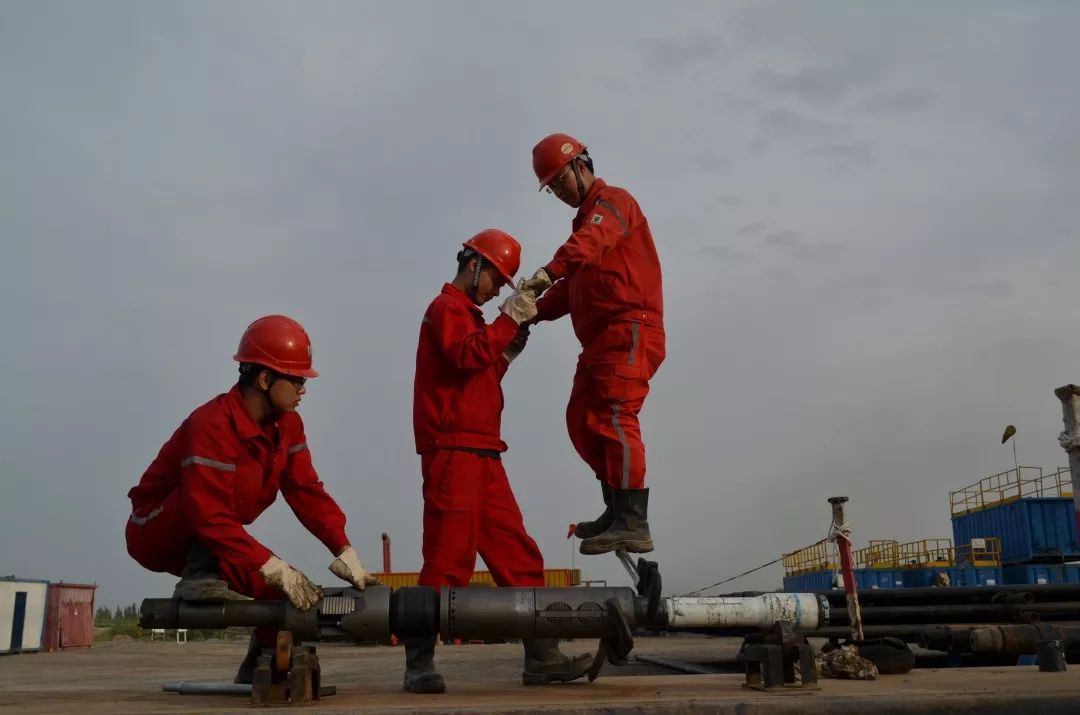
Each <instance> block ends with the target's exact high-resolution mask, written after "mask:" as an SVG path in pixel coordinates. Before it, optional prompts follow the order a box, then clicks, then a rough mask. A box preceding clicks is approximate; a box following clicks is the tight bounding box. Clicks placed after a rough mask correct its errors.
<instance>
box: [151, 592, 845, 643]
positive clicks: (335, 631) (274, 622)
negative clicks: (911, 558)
mask: <svg viewBox="0 0 1080 715" xmlns="http://www.w3.org/2000/svg"><path fill="white" fill-rule="evenodd" d="M323 592H324V596H323V599H322V600H321V601H320V602H319V603H318V605H317V606H316V607H315V608H314V609H312V610H310V611H298V610H297V609H295V608H293V607H292V606H291V605H289V603H288V602H287V601H225V602H219V603H196V602H190V601H177V600H173V599H163V598H162V599H152V598H151V599H146V600H144V601H143V603H142V609H141V618H140V620H139V625H140V626H142V627H143V628H214V629H217V628H226V627H228V626H235V625H243V626H268V627H273V628H279V629H282V630H289V631H293V633H294V637H295V638H296V640H298V641H305V640H306V641H354V642H368V643H385V642H388V641H389V640H390V637H391V634H393V635H395V636H397V637H398V638H410V637H415V636H432V635H435V634H441V635H442V636H443V637H444V638H462V639H478V640H479V639H494V638H604V637H607V636H611V635H614V634H615V633H617V632H620V629H625V628H627V627H628V628H630V629H631V630H632V629H634V628H635V627H643V628H650V629H654V630H668V629H670V630H693V629H695V628H700V627H706V628H707V627H717V626H721V627H722V626H731V627H744V628H754V629H760V628H765V627H769V626H771V625H772V624H773V623H776V622H778V621H788V622H790V623H792V624H793V625H794V626H795V627H800V628H818V627H821V626H824V625H826V624H827V623H828V617H829V607H828V603H827V602H826V601H825V600H824V599H820V598H818V597H816V596H813V595H811V594H783V593H771V594H763V595H761V596H751V597H745V598H725V597H717V598H667V599H662V601H661V603H660V604H659V607H658V608H656V612H655V616H654V617H653V618H650V617H649V614H650V610H649V605H650V603H649V600H648V599H647V598H645V597H642V596H639V595H637V594H636V593H635V592H634V591H633V590H632V589H629V588H608V587H603V588H590V587H586V588H582V587H577V588H450V587H445V588H443V589H442V590H441V592H436V591H435V590H434V589H431V588H426V587H423V586H413V587H406V588H401V589H398V590H397V591H395V592H393V593H392V592H391V591H390V588H389V587H387V586H369V587H368V588H367V589H366V590H364V591H363V592H358V591H355V590H353V589H351V588H325V589H324V590H323ZM613 618H614V621H613Z"/></svg>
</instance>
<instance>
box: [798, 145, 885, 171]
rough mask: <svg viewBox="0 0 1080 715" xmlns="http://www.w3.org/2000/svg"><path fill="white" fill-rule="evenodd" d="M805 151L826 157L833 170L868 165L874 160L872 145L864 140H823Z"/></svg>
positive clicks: (811, 154) (812, 154)
mask: <svg viewBox="0 0 1080 715" xmlns="http://www.w3.org/2000/svg"><path fill="white" fill-rule="evenodd" d="M806 153H807V154H809V155H810V156H817V157H821V158H823V159H828V160H829V161H830V162H831V163H832V168H833V170H834V171H843V170H845V169H851V168H854V167H860V166H869V165H870V164H872V163H873V161H874V145H873V143H872V142H869V141H865V140H864V141H858V142H851V143H841V142H825V143H823V144H819V145H818V146H816V147H814V148H812V149H809V150H807V152H806Z"/></svg>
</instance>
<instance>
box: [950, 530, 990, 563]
mask: <svg viewBox="0 0 1080 715" xmlns="http://www.w3.org/2000/svg"><path fill="white" fill-rule="evenodd" d="M953 553H954V556H953V561H954V562H955V563H956V565H957V566H1000V565H1001V539H999V538H997V537H996V536H990V537H987V538H985V539H972V540H971V541H970V542H969V543H967V544H961V545H959V546H957V547H956V548H955V549H954V550H953Z"/></svg>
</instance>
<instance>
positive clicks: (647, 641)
mask: <svg viewBox="0 0 1080 715" xmlns="http://www.w3.org/2000/svg"><path fill="white" fill-rule="evenodd" d="M245 645H246V644H245V643H244V642H243V641H226V642H222V641H205V642H198V643H195V642H192V643H188V644H177V643H175V642H161V641H157V642H154V643H149V642H124V643H115V642H114V643H106V644H102V645H99V646H97V647H95V648H92V649H84V650H71V651H64V652H60V653H40V654H27V655H19V656H5V657H0V712H19V713H80V715H99V714H104V713H120V714H126V713H146V712H154V713H227V712H236V711H238V710H241V709H248V708H250V705H249V702H248V699H247V698H245V697H236V696H232V697H230V696H200V695H176V694H173V693H165V692H162V686H163V685H165V684H167V683H176V682H180V681H231V679H232V675H233V673H234V672H235V668H236V665H237V663H238V662H239V660H240V658H241V656H242V654H243V651H244V648H245ZM592 647H595V643H594V642H590V641H579V642H572V643H566V644H564V646H563V650H564V651H566V652H568V653H580V652H586V651H588V650H590V649H591V648H592ZM737 649H738V641H737V640H732V639H707V638H703V637H672V638H640V639H638V642H637V645H636V648H635V654H641V655H655V656H661V657H666V658H672V659H677V660H678V659H681V660H689V661H694V662H706V661H719V660H730V659H733V657H734V654H735V652H736V651H737ZM319 656H320V662H321V665H322V670H323V680H324V683H325V684H328V685H335V686H337V689H338V694H337V695H334V696H332V697H329V698H326V699H324V700H323V701H322V702H321V703H320V704H317V705H315V706H312V707H309V708H306V710H308V711H313V712H320V713H326V712H333V713H370V712H420V711H423V712H449V711H452V712H461V713H464V712H511V711H513V712H536V713H540V712H545V713H553V712H576V713H585V712H604V713H619V712H634V713H652V712H664V713H676V712H678V713H681V712H694V713H702V712H710V713H712V712H715V713H726V712H731V713H740V714H741V715H752V714H753V713H796V712H797V713H818V712H821V713H825V712H828V713H845V712H850V713H855V712H859V713H866V712H868V711H869V709H871V708H872V710H873V712H874V715H887V714H888V713H914V712H956V713H959V712H973V713H1018V712H1038V713H1058V712H1061V713H1064V712H1080V669H1075V668H1074V669H1073V670H1070V671H1068V672H1066V673H1039V672H1037V670H1036V669H1035V668H1032V667H1017V668H984V669H963V670H961V669H952V670H919V671H914V672H912V673H910V674H908V675H903V676H886V677H883V678H881V679H880V680H878V681H874V682H848V681H835V680H830V681H824V682H823V683H822V689H821V690H820V691H818V692H814V693H786V694H767V693H758V692H756V691H751V690H747V689H745V688H743V687H742V686H741V682H742V676H740V675H734V674H725V675H677V674H673V673H672V671H670V670H666V669H662V668H658V667H656V666H651V665H646V664H644V663H631V664H630V665H628V666H626V667H625V668H621V669H616V668H613V667H612V666H610V665H606V666H605V668H604V671H603V672H602V673H601V676H600V678H599V679H598V680H597V681H596V682H593V683H588V682H587V681H585V680H584V679H583V680H582V681H580V682H577V683H572V684H567V685H559V686H549V687H543V688H526V687H524V686H522V685H521V681H520V667H521V646H520V645H515V644H508V645H468V646H460V647H440V648H439V650H438V654H437V659H438V663H439V666H440V670H441V671H442V673H443V674H444V676H445V677H446V680H447V685H448V689H449V692H448V693H447V694H446V695H442V696H415V695H410V694H407V693H402V692H401V677H402V669H403V658H404V654H403V651H402V649H401V648H400V647H399V648H389V647H355V646H345V645H331V644H326V645H322V646H320V647H319ZM272 711H274V712H277V711H278V709H272ZM280 711H281V712H290V711H293V712H295V710H294V709H291V708H282V709H280Z"/></svg>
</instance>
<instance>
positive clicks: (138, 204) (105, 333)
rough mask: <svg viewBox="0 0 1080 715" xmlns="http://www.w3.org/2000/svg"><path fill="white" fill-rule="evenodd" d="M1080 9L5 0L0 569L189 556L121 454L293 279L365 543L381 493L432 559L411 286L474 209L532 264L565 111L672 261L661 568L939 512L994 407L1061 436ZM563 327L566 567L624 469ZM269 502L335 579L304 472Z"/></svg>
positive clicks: (328, 432) (935, 532)
mask: <svg viewBox="0 0 1080 715" xmlns="http://www.w3.org/2000/svg"><path fill="white" fill-rule="evenodd" d="M1078 30H1080V5H1077V4H1074V3H1065V2H1037V1H1034V0H1032V1H1029V2H1023V3H1017V2H990V1H985V2H984V1H981V0H980V1H977V2H976V1H974V0H973V1H970V2H961V1H959V0H957V1H954V2H945V3H940V2H911V3H859V2H854V1H851V2H841V1H839V0H823V1H822V2H815V3H795V2H788V3H785V2H752V3H734V2H729V3H723V4H721V3H716V2H679V3H672V4H668V5H666V6H665V5H662V4H661V3H655V2H629V1H621V0H620V1H619V2H614V0H610V1H604V2H594V3H571V2H558V1H556V2H546V3H528V4H527V3H500V2H479V1H477V2H468V3H466V2H462V1H448V2H399V3H375V2H370V3H363V2H353V3H329V2H313V1H306V2H186V3H163V2H109V1H102V2H96V3H73V2H51V1H41V2H33V3H29V2H3V3H0V92H2V96H3V106H4V109H3V111H2V112H0V246H2V253H0V256H2V259H0V304H2V305H4V306H5V309H4V310H3V321H2V326H3V333H4V337H5V346H4V349H3V350H2V351H0V374H2V375H3V376H4V398H3V400H2V410H0V574H9V573H11V574H16V575H19V576H21V577H26V578H42V579H50V580H65V581H73V582H93V583H97V584H98V585H99V592H98V602H99V603H100V604H105V605H115V604H121V603H130V602H133V601H137V600H139V599H141V598H144V597H150V596H167V595H169V594H170V593H171V589H172V586H173V584H174V582H175V578H173V577H171V576H168V575H162V574H154V573H150V572H147V571H145V570H143V569H142V568H141V567H139V566H138V565H137V564H136V563H135V562H134V561H133V560H131V559H130V557H128V555H127V553H126V551H125V546H124V537H123V532H124V524H125V521H126V518H127V516H128V513H129V512H130V504H129V502H128V500H127V497H126V493H127V491H128V489H130V488H131V486H133V485H134V484H135V483H136V482H137V481H138V479H139V477H140V475H141V474H142V472H143V470H144V469H145V468H146V467H147V465H148V464H149V463H150V462H151V460H152V459H153V457H154V456H155V454H156V453H157V451H158V449H159V448H160V447H161V445H162V443H163V442H165V440H166V439H167V438H168V437H169V436H170V434H171V433H172V432H173V430H174V429H175V428H176V427H177V425H179V423H180V422H181V421H182V420H183V419H184V417H186V416H187V415H188V414H189V413H190V412H191V411H192V410H193V409H194V408H195V407H197V406H198V405H200V404H202V403H203V402H205V401H207V400H208V399H210V398H211V397H213V396H214V395H216V394H219V393H221V392H224V391H226V390H227V389H228V388H229V387H230V386H231V384H232V383H233V382H234V380H235V364H234V363H233V362H232V361H231V356H232V354H233V351H234V350H235V347H236V344H237V342H238V340H239V336H240V334H241V332H242V331H243V329H244V327H245V326H246V325H247V324H248V323H250V322H251V321H252V320H254V319H255V318H257V317H259V316H261V315H265V314H269V313H285V314H287V315H290V316H292V317H294V318H296V319H298V320H299V321H301V322H302V323H303V324H304V325H305V326H306V328H307V329H308V331H309V333H310V334H311V337H312V340H313V342H314V358H315V365H316V368H317V369H318V370H319V371H320V373H321V376H320V377H319V378H318V379H317V380H313V381H312V382H311V383H309V387H308V394H307V395H306V396H305V398H304V402H303V405H302V407H301V413H302V415H303V417H304V420H305V424H306V426H307V434H308V437H309V444H310V446H311V449H312V455H313V458H314V463H315V466H316V468H317V469H318V471H319V473H320V476H321V477H322V479H323V481H324V482H325V483H326V485H327V489H328V490H329V491H330V493H331V494H332V495H333V496H334V497H335V498H336V499H337V500H338V501H339V503H340V504H341V505H342V507H343V508H344V510H345V512H346V513H347V515H348V519H349V522H348V527H347V531H348V533H349V535H350V537H351V539H352V541H353V543H354V544H355V545H356V547H357V549H358V550H359V552H360V555H361V558H363V559H364V560H365V563H366V564H367V565H368V566H369V567H371V568H373V569H377V568H378V567H379V564H380V542H379V535H380V534H381V533H382V532H388V533H389V534H390V536H391V538H392V540H393V550H394V551H393V553H394V567H395V569H397V570H416V569H419V567H420V564H421V559H420V535H421V508H422V505H421V493H420V484H421V478H420V460H419V457H418V456H417V455H416V454H415V451H414V447H413V436H412V422H411V407H412V378H413V370H414V366H415V351H416V341H417V335H418V331H419V326H420V319H421V317H422V315H423V312H424V310H425V308H426V306H427V305H428V303H429V302H430V301H431V300H432V298H433V297H434V296H435V295H436V294H437V293H438V292H439V290H440V288H441V286H442V285H443V283H444V282H445V281H446V280H448V279H449V278H451V276H452V274H453V269H454V255H455V253H456V252H457V250H458V249H459V248H460V244H461V242H462V241H464V240H465V239H467V238H468V237H469V236H471V235H472V234H474V233H476V232H477V231H479V230H481V229H484V228H487V227H499V228H502V229H504V230H506V231H509V232H510V233H512V234H513V235H515V236H516V237H518V239H519V240H520V241H521V243H522V245H523V251H524V258H523V264H522V269H521V270H522V273H523V274H525V275H528V274H531V272H532V271H533V270H534V269H535V268H537V267H539V266H541V265H543V264H544V263H546V262H547V261H548V260H549V259H550V257H551V256H552V254H553V253H554V251H555V249H556V248H557V247H558V246H559V244H560V243H561V242H562V241H563V240H564V239H565V238H566V236H567V235H568V233H569V230H570V220H571V218H572V214H573V210H572V209H569V208H568V207H566V206H564V205H562V204H561V203H559V202H558V200H557V199H556V198H555V197H553V196H549V195H547V194H545V193H537V190H536V179H535V177H534V175H533V173H532V169H531V163H530V161H531V156H530V155H531V149H532V146H533V145H534V144H535V143H536V142H537V141H538V140H539V139H540V138H542V137H543V136H545V135H547V134H549V133H552V132H568V133H571V134H573V135H575V136H577V137H579V138H580V139H581V140H582V141H584V142H585V143H586V144H588V146H589V149H590V152H591V154H592V156H593V157H594V159H595V162H596V169H597V173H598V174H599V175H600V176H601V177H603V178H604V179H605V180H607V181H608V182H609V183H611V184H615V185H617V186H622V187H624V188H626V189H628V190H629V191H630V192H631V193H632V194H633V195H634V196H635V197H636V198H637V200H638V201H639V203H640V204H641V207H642V209H643V211H644V213H645V215H646V216H647V218H648V220H649V222H650V225H651V227H652V230H653V234H654V237H655V241H656V244H657V248H658V251H659V255H660V260H661V263H662V266H663V273H664V291H665V307H666V314H665V320H666V328H667V360H666V362H665V363H664V365H663V366H662V367H661V369H660V372H659V373H658V375H657V376H656V378H655V379H654V381H653V384H652V392H651V394H650V396H649V398H648V400H647V401H646V403H645V408H644V410H643V412H642V415H641V419H642V429H643V433H644V435H645V441H646V445H647V449H648V463H649V467H648V476H647V481H648V484H649V486H650V487H651V499H650V505H649V508H650V512H649V522H650V524H651V527H652V533H653V537H654V540H655V542H656V551H655V552H654V553H653V556H652V558H655V559H656V560H657V561H658V562H659V564H660V569H661V572H662V574H663V577H664V580H665V592H668V593H685V592H687V591H689V590H691V589H695V588H698V587H700V586H703V585H706V584H709V583H713V582H715V581H719V580H721V579H723V578H726V577H730V576H734V575H735V574H738V573H740V572H742V571H744V570H746V569H749V568H752V567H754V566H757V565H760V564H763V563H765V562H768V561H770V560H772V559H775V558H777V557H779V555H780V554H781V553H782V552H784V551H790V550H793V549H795V548H798V547H800V546H802V545H804V544H808V543H811V542H813V541H816V540H818V539H819V538H821V537H823V536H825V534H826V532H827V529H828V526H829V519H830V513H829V507H828V504H827V503H826V499H827V498H828V497H830V496H835V495H846V496H848V497H849V498H850V500H851V501H850V503H849V504H848V510H847V515H848V521H849V523H850V525H851V527H852V529H853V534H854V538H855V542H856V546H861V545H863V544H865V543H866V541H867V540H869V539H898V540H900V541H909V540H915V539H922V538H935V537H948V536H950V535H951V534H950V527H949V506H948V503H949V502H948V500H949V496H948V493H949V491H950V490H954V489H959V488H961V487H963V486H965V485H968V484H970V483H972V482H975V481H976V480H978V479H980V478H981V477H984V476H987V475H990V474H992V473H994V472H999V471H1003V470H1006V469H1009V468H1011V467H1012V465H1013V454H1012V450H1011V445H1004V446H1003V445H1001V443H1000V438H1001V433H1002V430H1003V429H1004V427H1005V425H1007V424H1015V425H1016V427H1017V429H1018V433H1017V437H1016V440H1017V451H1018V456H1019V460H1020V462H1021V463H1023V464H1030V465H1034V466H1041V467H1044V468H1047V469H1052V468H1055V467H1057V466H1060V465H1064V464H1067V460H1066V455H1065V453H1064V452H1062V451H1061V449H1060V447H1059V446H1058V444H1057V434H1058V433H1059V432H1060V430H1061V424H1062V422H1061V408H1060V404H1059V403H1058V401H1057V399H1056V398H1055V397H1054V395H1053V389H1054V388H1055V387H1057V386H1059V385H1062V384H1066V383H1070V382H1077V383H1080V331H1078V330H1077V329H1076V285H1077V282H1076V277H1075V271H1076V270H1077V269H1076V266H1078V265H1080V208H1078V201H1077V197H1078V195H1080V194H1078V191H1077V185H1078V184H1080V83H1078V82H1076V81H1075V76H1074V75H1075V68H1076V67H1077V66H1080V46H1078V45H1077V43H1076V41H1075V38H1076V34H1077V31H1078ZM496 310H497V301H496V302H493V303H491V304H489V305H488V306H487V307H486V313H487V315H488V317H489V318H494V317H495V315H496ZM579 348H580V346H579V345H578V344H577V342H576V340H575V338H574V336H573V333H572V330H571V327H570V324H569V321H568V320H564V321H560V322H557V323H550V324H544V325H542V326H539V327H537V328H536V329H535V330H534V331H533V335H532V339H531V340H530V343H529V346H528V348H527V349H526V351H525V353H524V354H523V355H522V356H521V357H520V358H519V359H518V360H517V361H516V362H515V363H514V365H513V367H512V368H511V371H510V373H509V374H508V376H507V378H506V380H505V382H504V389H505V394H506V410H505V413H504V420H503V425H504V437H505V438H506V440H507V441H508V442H509V444H510V451H509V452H508V453H507V455H506V456H505V464H506V467H507V470H508V473H509V475H510V479H511V482H512V484H513V487H514V490H515V492H516V494H517V497H518V500H519V503H520V506H521V509H522V512H523V514H524V517H525V524H526V527H527V528H528V529H529V531H530V532H531V534H532V535H533V536H534V538H535V539H536V540H537V542H538V543H539V545H540V547H541V549H542V551H543V553H544V556H545V559H546V564H547V566H548V567H551V568H562V567H569V566H571V564H573V565H574V566H575V567H579V568H582V569H583V572H584V577H585V578H587V579H596V580H606V581H607V582H608V583H609V584H611V585H624V584H628V579H627V577H626V575H625V574H624V573H623V572H622V571H621V567H620V566H619V564H618V562H617V560H616V559H615V557H614V556H612V555H604V556H592V557H584V556H581V555H575V554H574V552H573V547H574V545H575V544H574V542H572V541H570V542H568V541H567V540H566V538H565V537H566V529H567V525H568V524H569V523H571V522H575V521H578V520H582V519H590V518H593V517H595V516H596V515H597V514H598V513H599V511H600V508H601V506H600V505H601V501H600V494H599V488H598V486H597V482H596V481H595V479H594V478H593V476H592V475H591V474H590V473H589V471H588V469H587V468H586V467H585V465H584V464H583V463H582V462H581V461H580V460H579V459H578V457H577V456H576V454H575V453H574V451H573V449H572V447H571V445H570V442H569V439H568V438H567V435H566V429H565V422H564V408H565V403H566V400H567V397H568V395H569V391H570V383H571V379H572V375H573V371H574V365H575V360H576V355H577V352H578V350H579ZM251 532H252V533H253V534H254V535H255V536H256V537H257V538H259V539H260V540H262V541H263V542H264V543H265V544H267V545H268V546H269V547H270V548H271V549H272V550H274V551H275V553H277V554H278V555H279V556H281V557H282V558H285V559H286V560H288V561H289V562H291V563H293V564H294V565H296V566H297V567H298V568H300V569H302V570H303V571H305V572H306V573H307V574H308V575H310V576H311V577H312V578H313V579H314V580H316V581H318V582H321V583H326V584H333V583H336V580H335V579H334V577H333V576H331V575H330V574H329V573H328V572H327V571H326V568H327V566H328V564H329V562H330V560H331V557H330V555H329V554H327V553H326V550H325V548H324V547H323V546H322V545H321V544H320V543H318V542H317V541H316V540H315V539H314V538H313V537H312V536H310V535H309V534H307V533H306V532H305V531H304V530H303V528H302V527H301V526H300V525H299V523H298V522H297V521H296V519H295V517H294V516H293V515H292V514H291V512H290V511H289V509H288V507H287V506H286V505H285V504H284V501H283V500H279V501H278V503H276V504H275V505H274V506H273V507H272V508H271V509H270V510H269V511H268V512H266V513H265V514H264V515H263V516H262V517H261V518H260V519H259V520H258V521H257V522H255V524H254V525H253V526H252V527H251ZM781 575H782V573H781V571H780V569H779V567H777V566H773V567H770V568H768V569H765V570H762V571H759V572H757V573H755V574H753V575H751V576H748V577H745V578H743V579H740V580H738V581H734V582H732V583H730V584H728V585H727V586H726V587H725V588H726V589H730V590H742V589H753V588H774V587H777V586H778V585H779V584H780V580H781ZM721 590H723V589H721Z"/></svg>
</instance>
